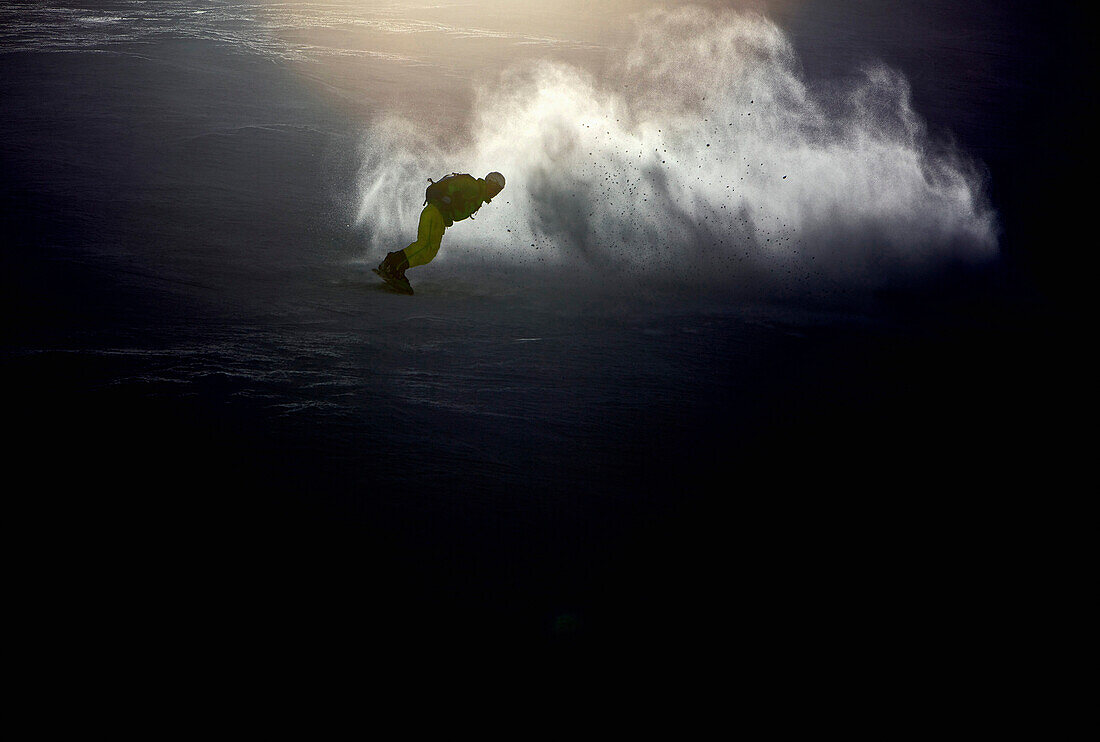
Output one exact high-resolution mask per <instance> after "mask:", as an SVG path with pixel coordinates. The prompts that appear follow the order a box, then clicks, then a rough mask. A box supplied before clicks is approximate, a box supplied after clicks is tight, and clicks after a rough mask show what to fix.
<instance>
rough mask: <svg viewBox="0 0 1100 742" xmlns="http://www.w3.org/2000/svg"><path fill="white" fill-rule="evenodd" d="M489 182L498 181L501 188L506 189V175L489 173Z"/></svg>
mask: <svg viewBox="0 0 1100 742" xmlns="http://www.w3.org/2000/svg"><path fill="white" fill-rule="evenodd" d="M485 181H486V182H487V183H496V184H497V186H498V188H499V190H502V191H503V190H504V176H503V175H501V174H500V173H497V172H492V173H489V174H488V175H486V176H485Z"/></svg>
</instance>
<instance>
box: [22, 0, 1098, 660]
mask: <svg viewBox="0 0 1100 742" xmlns="http://www.w3.org/2000/svg"><path fill="white" fill-rule="evenodd" d="M590 5H591V6H592V7H589V6H590ZM1033 6H1034V7H1033ZM525 7H526V6H520V5H515V4H506V3H495V2H486V3H465V4H462V3H450V2H444V3H439V2H436V3H420V2H411V1H410V2H394V3H386V4H371V3H352V2H331V3H297V2H287V3H266V2H259V1H258V0H253V1H252V2H235V1H231V0H226V1H224V2H213V1H212V2H207V3H204V2H198V1H197V0H172V1H169V2H157V3H154V2H139V1H137V0H134V1H123V0H119V1H117V2H104V3H94V4H93V3H76V2H65V3H45V2H30V3H15V2H2V3H0V100H2V103H3V106H2V109H0V165H2V176H0V196H2V199H0V205H2V208H3V219H2V224H0V230H2V232H0V234H2V237H3V242H4V246H3V261H4V266H3V280H4V285H3V301H4V308H5V315H6V320H5V323H4V344H3V354H2V366H0V368H2V369H3V374H4V387H5V389H6V390H7V394H8V403H7V405H6V406H5V407H6V411H7V412H6V415H5V420H6V423H7V424H6V426H5V427H6V428H7V429H8V434H9V442H8V443H7V444H6V445H5V450H6V453H7V456H6V459H7V461H8V462H9V465H8V480H9V484H8V486H7V488H6V490H7V500H8V502H9V504H10V505H12V506H13V509H12V511H11V512H12V515H11V516H10V518H9V525H10V526H13V527H14V528H15V529H16V530H22V531H23V532H24V534H25V535H26V536H28V537H29V538H28V539H27V544H26V545H25V546H22V547H20V551H19V555H18V559H17V562H16V566H17V571H18V572H19V575H20V579H21V580H22V581H25V583H26V587H27V588H28V589H30V590H31V593H32V594H34V595H38V596H40V598H41V600H40V601H36V600H31V601H30V603H29V604H30V605H32V606H33V605H37V606H40V607H42V609H41V615H40V616H39V621H38V623H39V624H40V626H44V627H46V628H47V630H49V631H53V632H54V633H55V634H56V635H57V636H58V637H64V642H65V643H66V644H67V645H68V646H70V647H71V648H72V649H73V650H74V651H75V652H77V653H78V654H79V653H81V652H90V653H93V654H94V653H98V652H101V651H105V648H104V646H103V645H102V644H101V642H100V640H101V639H103V638H104V637H111V638H110V642H109V643H110V644H111V645H113V646H115V647H118V646H129V645H130V644H131V642H133V643H136V644H137V645H140V646H150V647H159V648H160V649H161V650H164V651H171V652H180V653H182V654H187V653H189V652H190V651H192V650H194V651H196V652H203V651H209V650H210V648H211V647H214V646H232V647H236V648H237V649H239V650H240V651H246V650H255V651H256V653H257V654H260V655H265V656H268V657H269V659H270V655H267V652H268V649H265V648H269V647H270V646H271V644H272V643H273V642H276V643H277V644H278V645H279V646H283V647H285V646H287V644H288V643H289V644H298V645H302V646H305V645H311V644H312V645H317V646H320V645H324V646H326V647H332V648H335V649H337V650H338V651H341V652H348V653H366V654H372V653H377V652H381V651H388V650H393V649H400V648H402V647H405V646H424V645H425V644H430V643H433V642H438V643H439V644H440V645H442V646H447V645H450V646H459V645H462V646H468V645H470V644H474V645H476V644H477V643H479V642H484V641H486V640H490V641H494V642H496V641H508V642H531V643H547V644H548V645H550V646H559V647H562V648H565V647H582V646H583V647H588V648H594V649H600V648H625V649H628V650H630V651H632V652H638V653H640V654H641V656H645V655H646V654H647V653H651V652H657V651H671V652H679V651H680V650H682V649H686V648H691V649H693V650H705V651H707V652H714V653H716V654H715V656H717V653H721V652H725V651H732V652H748V653H752V652H759V651H764V650H765V648H767V647H770V649H767V651H768V652H769V653H774V656H775V657H784V656H788V655H789V656H801V657H814V656H829V655H832V654H833V653H837V652H841V651H842V647H844V646H848V647H851V646H853V643H855V644H860V643H862V642H868V641H869V642H872V643H874V642H879V643H881V645H882V646H887V647H889V649H888V650H884V651H886V652H887V653H891V656H895V657H907V658H909V659H910V660H912V661H914V662H935V658H936V657H937V656H941V655H942V653H945V652H947V651H948V650H947V649H946V647H949V646H953V644H952V642H954V641H955V640H956V639H957V637H958V636H959V635H960V634H966V633H969V632H973V631H976V627H978V626H985V627H986V628H985V632H986V633H982V634H981V638H978V639H975V640H974V645H973V650H974V652H976V653H978V654H982V653H985V652H988V655H989V656H990V657H992V656H994V654H995V653H994V652H993V650H992V649H991V648H990V645H991V643H992V642H993V641H994V640H995V639H996V637H997V636H999V634H998V633H997V632H998V631H999V630H998V629H997V628H996V625H997V624H996V622H992V623H991V622H990V617H991V616H994V615H1000V613H1001V610H1002V609H1003V608H1004V607H1005V605H1007V604H1008V603H1010V602H1011V601H1010V599H1009V597H1008V596H1009V595H1010V594H1012V593H1013V592H1014V591H1016V590H1018V589H1019V586H1020V580H1024V581H1026V580H1028V578H1027V576H1026V570H1023V565H1025V564H1026V563H1027V561H1028V558H1027V557H1026V554H1025V553H1023V552H1021V551H1020V550H1019V548H1018V547H1019V545H1020V542H1021V539H1022V540H1025V541H1026V540H1027V536H1026V529H1024V531H1023V532H1021V528H1022V526H1021V524H1022V523H1025V522H1028V521H1029V518H1030V516H1029V515H1028V514H1029V513H1030V512H1031V511H1030V510H1029V508H1030V507H1031V506H1030V505H1028V504H1027V503H1026V502H1024V503H1021V501H1019V500H1017V499H1014V497H1009V494H1010V493H1011V494H1012V495H1014V496H1015V495H1018V494H1019V492H1020V491H1021V490H1022V491H1024V492H1025V493H1030V494H1031V496H1033V497H1035V498H1040V499H1041V498H1042V497H1044V496H1046V495H1047V494H1050V493H1055V492H1057V491H1059V489H1060V488H1061V487H1062V481H1061V477H1062V476H1063V475H1062V474H1061V473H1060V472H1061V471H1062V470H1061V469H1060V468H1059V467H1058V466H1057V465H1055V464H1052V462H1056V461H1057V460H1058V459H1059V457H1060V455H1061V448H1060V445H1059V443H1058V441H1057V435H1058V432H1059V430H1060V429H1059V427H1058V425H1057V422H1056V419H1057V418H1056V416H1057V415H1058V414H1061V413H1062V412H1064V410H1065V404H1064V403H1065V402H1066V400H1068V399H1071V398H1072V396H1071V395H1074V394H1075V393H1074V392H1073V390H1072V386H1071V385H1070V383H1069V382H1068V381H1067V380H1065V379H1064V378H1063V377H1062V376H1061V375H1060V374H1058V373H1057V372H1056V369H1057V368H1058V367H1059V366H1061V365H1063V364H1065V363H1066V362H1067V361H1066V353H1067V352H1066V351H1065V350H1064V346H1063V345H1062V344H1061V343H1060V342H1059V340H1058V333H1056V332H1052V331H1051V328H1052V327H1057V326H1059V323H1060V322H1061V321H1062V320H1061V319H1059V318H1060V317H1061V316H1062V312H1063V305H1062V303H1061V299H1060V295H1059V291H1060V286H1061V285H1060V283H1059V281H1060V280H1061V279H1060V278H1058V276H1059V275H1060V272H1061V271H1063V270H1064V268H1062V267H1059V266H1062V263H1061V257H1062V256H1064V255H1066V254H1067V253H1066V252H1065V250H1066V249H1067V247H1066V245H1065V244H1052V243H1053V242H1054V241H1053V240H1052V239H1051V238H1050V235H1049V234H1048V233H1047V232H1046V230H1047V229H1049V224H1050V219H1051V218H1053V215H1054V214H1056V213H1057V211H1058V209H1059V207H1060V199H1061V198H1062V195H1061V194H1059V193H1058V192H1056V191H1055V190H1053V184H1055V183H1057V182H1059V177H1060V176H1061V175H1062V174H1063V172H1064V169H1065V168H1067V167H1068V165H1067V163H1068V160H1067V156H1066V153H1065V152H1064V150H1063V148H1062V147H1061V146H1060V145H1059V141H1063V142H1064V141H1067V140H1068V137H1069V136H1070V135H1072V134H1074V133H1076V132H1079V131H1080V128H1079V127H1080V126H1083V124H1082V123H1080V122H1081V121H1082V117H1080V116H1078V115H1076V113H1077V112H1076V110H1075V109H1074V108H1073V105H1074V104H1073V103H1072V102H1071V98H1070V97H1068V96H1067V95H1066V93H1067V91H1069V90H1071V88H1072V86H1073V84H1074V82H1073V79H1072V76H1071V75H1069V74H1063V70H1062V69H1061V67H1060V65H1061V62H1060V61H1057V55H1056V54H1055V53H1054V52H1053V51H1052V50H1053V49H1057V48H1065V46H1067V45H1069V41H1068V40H1069V38H1070V37H1071V35H1072V34H1073V33H1074V32H1073V31H1072V29H1071V28H1070V26H1071V25H1072V24H1069V23H1065V22H1063V21H1061V20H1060V19H1056V18H1053V17H1052V15H1053V14H1051V13H1047V12H1040V10H1039V9H1038V7H1039V4H1037V3H1036V4H1024V3H1015V4H1008V3H994V2H974V3H950V2H932V3H927V2H925V3H917V2H898V3H860V2H856V1H855V0H851V1H847V0H845V1H841V0H837V2H821V3H796V2H774V3H770V4H766V3H757V4H755V5H753V6H752V7H753V9H755V10H758V11H760V12H761V13H762V15H753V14H747V13H745V12H741V11H740V10H739V9H742V8H744V7H748V6H747V4H746V5H744V6H738V5H737V4H735V3H727V4H722V3H713V2H711V3H703V4H701V5H699V6H687V5H686V4H676V3H664V4H661V3H656V2H627V1H625V0H620V2H613V3H606V4H588V3H574V2H563V3H557V4H554V6H553V9H552V10H551V9H547V8H543V9H538V8H539V7H540V6H531V7H530V8H527V9H524V8H525ZM662 7H663V8H665V10H664V11H662V10H661V9H662ZM517 8H518V9H517ZM735 11H736V12H735ZM646 12H649V13H650V15H641V16H637V18H640V20H635V21H629V20H628V18H629V17H630V16H631V14H636V13H643V14H644V13H646ZM1063 42H1064V43H1063ZM1054 105H1061V106H1062V108H1061V109H1060V110H1061V120H1060V122H1054V121H1052V120H1051V119H1050V118H1049V117H1048V115H1047V114H1045V113H1042V112H1043V111H1048V112H1049V111H1050V107H1051V106H1054ZM1062 137H1066V139H1061V138H1062ZM452 170H457V171H468V172H473V173H474V174H475V175H478V176H483V175H484V174H485V173H486V172H488V171H489V170H501V171H502V172H504V173H505V175H506V176H507V177H508V187H507V188H506V190H505V191H504V192H503V193H502V194H501V195H500V197H499V198H498V199H496V200H494V202H493V204H491V205H488V206H486V207H484V208H483V210H482V212H481V213H479V214H478V215H477V217H476V218H475V219H474V220H472V221H466V222H461V223H458V224H455V225H454V227H453V228H451V229H449V230H448V231H447V234H446V235H445V237H444V241H443V248H442V250H441V252H440V255H439V257H438V258H437V259H436V260H435V262H433V263H431V264H430V265H428V266H425V267H421V268H417V269H413V270H412V271H410V273H409V277H410V278H411V279H412V283H413V285H414V286H415V289H416V295H415V296H413V297H406V296H401V295H397V294H395V293H392V292H391V291H389V290H388V289H387V288H386V287H385V286H384V285H383V284H382V283H381V282H380V281H379V280H378V279H377V278H376V277H375V276H374V275H373V274H372V273H371V272H370V268H371V267H373V266H374V265H376V264H377V262H378V261H380V260H381V258H382V257H383V256H384V255H385V253H386V252H387V251H388V250H394V249H398V248H400V247H403V246H405V245H406V244H408V242H410V241H411V240H412V239H413V237H414V233H415V226H416V218H417V214H418V213H419V208H420V206H421V200H422V197H423V196H422V193H423V188H424V187H425V186H426V184H427V178H428V177H438V176H439V175H442V174H444V173H447V172H450V171H452ZM1036 527H1038V526H1037V525H1036ZM1021 570H1023V571H1021ZM47 605H49V606H59V608H58V609H56V610H55V609H52V608H49V609H47V608H45V607H44V606H47ZM36 610H37V609H36ZM945 612H946V613H945ZM948 613H949V614H950V618H949V619H948V618H945V616H947V615H948ZM899 633H904V634H905V636H906V637H908V638H907V640H906V641H905V642H904V643H898V644H896V645H895V644H894V643H893V638H896V637H897V636H898V635H899ZM288 637H290V638H291V639H293V640H294V641H291V642H288ZM764 637H767V638H764ZM59 641H61V640H60V639H59ZM706 656H711V655H706Z"/></svg>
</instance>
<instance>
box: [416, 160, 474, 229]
mask: <svg viewBox="0 0 1100 742" xmlns="http://www.w3.org/2000/svg"><path fill="white" fill-rule="evenodd" d="M463 179H466V180H467V181H468V182H466V183H463ZM428 182H429V183H431V185H429V186H428V187H427V189H425V191H424V205H425V206H427V205H428V204H429V203H432V204H435V205H436V206H438V207H439V209H440V211H442V212H443V213H444V215H445V217H446V220H447V221H448V222H449V221H451V218H452V212H453V210H454V208H455V207H456V206H462V205H463V204H460V203H458V202H457V201H458V200H459V199H462V198H463V195H462V186H463V185H469V184H476V183H477V179H476V178H474V176H472V175H470V174H469V173H451V174H450V175H444V176H443V177H442V178H440V179H439V180H432V179H431V178H428ZM475 213H476V212H475ZM470 216H471V217H472V216H473V214H470ZM447 226H450V224H448V225H447Z"/></svg>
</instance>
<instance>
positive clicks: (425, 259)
mask: <svg viewBox="0 0 1100 742" xmlns="http://www.w3.org/2000/svg"><path fill="white" fill-rule="evenodd" d="M446 229H447V228H446V227H445V226H443V214H442V213H441V212H440V211H439V208H438V207H436V205H435V204H428V205H427V206H425V207H424V210H423V211H421V212H420V224H419V225H418V226H417V228H416V242H414V243H412V244H411V245H409V246H408V247H406V248H405V249H404V253H405V257H406V258H408V260H409V267H410V268H414V267H416V266H418V265H425V264H426V263H430V262H432V258H434V257H435V255H436V253H438V252H439V244H440V242H441V241H442V240H443V232H444V231H446Z"/></svg>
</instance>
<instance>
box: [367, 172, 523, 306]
mask: <svg viewBox="0 0 1100 742" xmlns="http://www.w3.org/2000/svg"><path fill="white" fill-rule="evenodd" d="M429 180H430V179H429ZM503 189H504V176H503V175H501V174H500V173H497V172H493V173H489V174H488V175H486V176H485V177H484V178H474V177H473V176H472V175H467V174H465V173H452V174H451V175H448V176H446V177H444V178H441V179H440V180H438V181H435V182H432V184H431V185H430V186H428V190H427V191H426V192H425V194H424V203H425V204H426V206H425V207H424V210H423V211H421V212H420V224H419V226H418V227H417V230H416V242H414V243H412V244H411V245H409V246H408V247H406V248H405V249H404V250H398V251H397V252H391V253H389V254H387V255H386V259H385V260H383V261H382V263H381V264H380V265H379V266H378V267H377V268H375V269H374V272H375V273H377V274H378V275H379V276H381V277H382V278H383V280H385V281H386V283H388V284H390V286H393V287H394V288H395V289H397V290H398V291H402V292H404V293H407V294H411V293H412V292H413V290H412V285H411V284H410V283H409V279H407V278H405V271H406V270H408V269H409V268H415V267H416V266H418V265H425V264H426V263H430V262H431V261H432V258H434V257H435V256H436V253H438V252H439V245H440V242H441V241H442V239H443V232H444V231H445V230H446V228H447V227H449V226H451V225H452V224H453V223H454V222H457V221H461V220H463V219H465V218H466V217H468V216H472V215H473V214H474V213H475V212H476V211H477V210H478V209H480V208H481V205H482V204H483V203H484V204H487V203H490V201H491V200H492V199H493V198H494V197H495V196H496V195H497V194H498V193H500V192H501V190H503Z"/></svg>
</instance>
